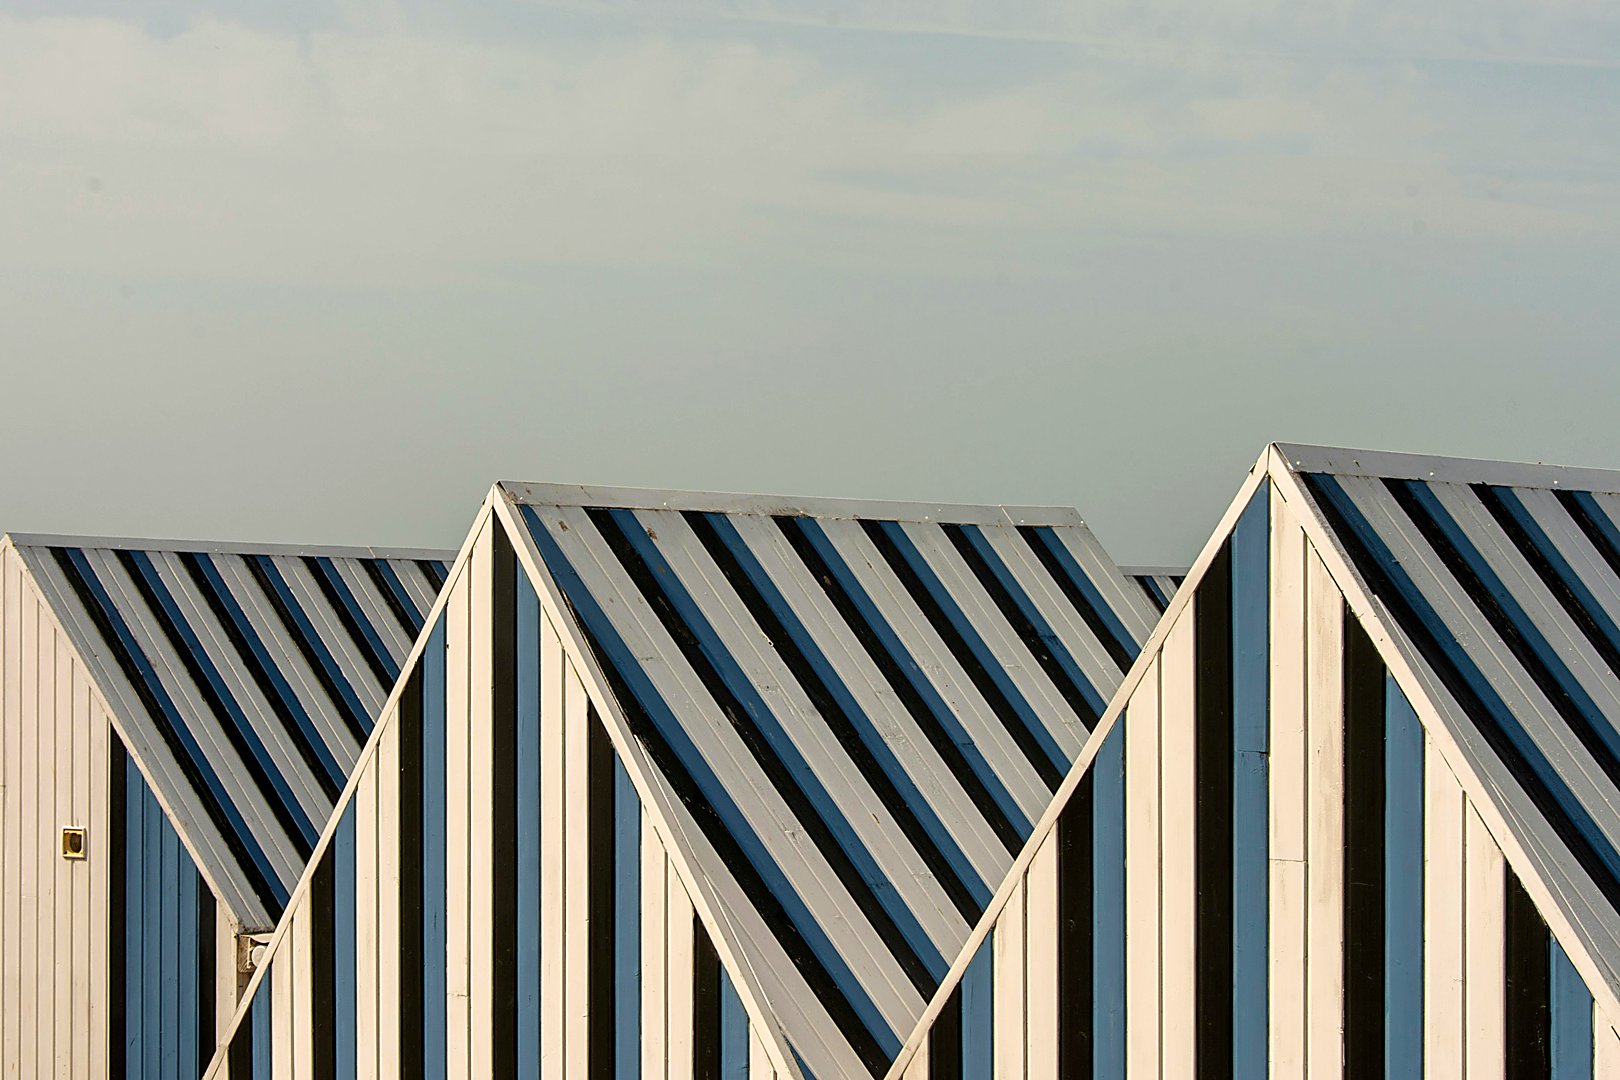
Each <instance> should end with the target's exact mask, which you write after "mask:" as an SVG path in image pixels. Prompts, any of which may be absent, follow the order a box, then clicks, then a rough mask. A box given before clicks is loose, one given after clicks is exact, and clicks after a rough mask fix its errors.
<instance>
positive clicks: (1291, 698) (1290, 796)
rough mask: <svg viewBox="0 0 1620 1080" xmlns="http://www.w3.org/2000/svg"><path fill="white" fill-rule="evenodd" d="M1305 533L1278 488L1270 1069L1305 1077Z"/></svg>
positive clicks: (1274, 516)
mask: <svg viewBox="0 0 1620 1080" xmlns="http://www.w3.org/2000/svg"><path fill="white" fill-rule="evenodd" d="M1305 578H1306V544H1305V534H1304V532H1303V531H1302V530H1301V529H1300V527H1299V523H1298V522H1297V521H1296V520H1295V518H1294V514H1293V511H1292V510H1291V509H1289V506H1288V504H1287V502H1285V501H1284V500H1283V498H1282V496H1281V494H1279V493H1278V491H1277V489H1276V487H1275V486H1273V487H1272V488H1271V597H1270V605H1271V614H1270V618H1271V650H1270V651H1271V718H1270V733H1269V746H1270V757H1271V760H1270V780H1271V804H1270V837H1269V840H1270V844H1269V847H1270V853H1269V860H1270V879H1271V881H1270V884H1271V889H1270V892H1271V917H1270V919H1269V923H1270V942H1269V944H1270V979H1269V981H1270V993H1269V998H1270V1024H1269V1025H1268V1026H1269V1029H1270V1036H1269V1037H1270V1048H1269V1056H1270V1067H1271V1075H1272V1076H1277V1077H1282V1076H1303V1075H1304V1074H1305V1060H1306V1059H1305V1047H1306V956H1307V952H1306V949H1307V939H1308V936H1309V930H1308V923H1307V918H1308V914H1307V902H1306V890H1307V888H1308V870H1307V868H1306V862H1305V859H1306V846H1307V837H1306V834H1307V832H1308V825H1307V822H1308V819H1309V807H1310V769H1309V765H1308V759H1309V753H1308V750H1307V746H1308V735H1307V724H1306V720H1307V698H1306V614H1305V607H1306V598H1305V593H1306V587H1305Z"/></svg>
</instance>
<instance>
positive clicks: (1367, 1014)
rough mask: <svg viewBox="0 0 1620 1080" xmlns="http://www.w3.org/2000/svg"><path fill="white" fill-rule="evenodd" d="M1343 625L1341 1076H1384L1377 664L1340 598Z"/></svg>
mask: <svg viewBox="0 0 1620 1080" xmlns="http://www.w3.org/2000/svg"><path fill="white" fill-rule="evenodd" d="M1340 610H1341V612H1342V616H1341V618H1342V620H1343V626H1344V675H1343V679H1344V682H1343V685H1344V939H1343V940H1344V944H1343V956H1344V1054H1345V1075H1346V1076H1354V1077H1366V1078H1367V1080H1380V1078H1382V1077H1383V1075H1384V884H1385V881H1384V879H1385V872H1386V867H1385V861H1384V806H1385V803H1384V767H1385V758H1384V736H1385V729H1384V682H1385V671H1384V662H1383V661H1382V660H1381V659H1379V656H1378V650H1377V648H1376V647H1375V646H1374V645H1373V643H1372V640H1371V639H1370V638H1368V637H1367V632H1366V630H1364V629H1362V626H1361V621H1360V620H1359V619H1357V618H1356V617H1355V616H1354V615H1352V614H1350V611H1349V609H1348V608H1345V607H1344V606H1343V603H1342V601H1341V602H1340Z"/></svg>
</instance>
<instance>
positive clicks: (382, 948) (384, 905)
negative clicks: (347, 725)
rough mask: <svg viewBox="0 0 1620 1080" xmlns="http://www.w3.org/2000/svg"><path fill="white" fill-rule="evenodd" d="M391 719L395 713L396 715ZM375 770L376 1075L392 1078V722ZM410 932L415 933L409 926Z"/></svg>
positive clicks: (395, 757) (396, 928)
mask: <svg viewBox="0 0 1620 1080" xmlns="http://www.w3.org/2000/svg"><path fill="white" fill-rule="evenodd" d="M396 715H397V714H396ZM373 767H374V768H375V769H376V771H377V779H376V787H375V789H374V790H375V793H376V799H377V804H376V805H377V812H376V817H375V819H374V822H373V824H374V827H375V828H376V841H375V843H376V849H375V850H376V858H377V953H378V960H377V966H376V969H375V971H376V977H377V1031H376V1046H377V1073H378V1075H379V1076H382V1077H394V1076H398V1075H399V1073H400V1067H401V1066H400V1060H399V1045H400V1027H399V1014H400V966H399V958H400V935H401V932H402V929H401V926H400V911H399V890H400V843H401V836H402V835H403V831H402V826H401V824H400V821H399V785H400V767H401V765H400V738H399V728H398V725H397V724H390V725H389V726H388V728H387V729H386V730H384V732H383V735H382V738H381V739H379V740H378V743H377V756H376V759H375V761H374V766H373ZM412 932H413V933H414V932H419V931H418V930H417V929H416V928H415V927H412Z"/></svg>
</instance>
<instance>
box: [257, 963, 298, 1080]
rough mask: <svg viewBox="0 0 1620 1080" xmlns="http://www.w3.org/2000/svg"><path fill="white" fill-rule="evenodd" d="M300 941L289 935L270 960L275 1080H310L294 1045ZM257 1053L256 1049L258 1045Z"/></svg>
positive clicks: (272, 1060) (271, 1069) (271, 1028)
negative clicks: (295, 972) (301, 1069)
mask: <svg viewBox="0 0 1620 1080" xmlns="http://www.w3.org/2000/svg"><path fill="white" fill-rule="evenodd" d="M298 952H299V949H298V943H297V939H296V937H294V936H292V935H289V936H288V938H287V939H286V940H284V941H283V943H282V946H281V948H280V949H278V950H277V956H276V958H275V960H273V961H272V962H271V968H270V984H271V985H270V989H271V990H272V991H273V994H274V997H273V998H272V1000H271V1003H270V1030H271V1032H272V1033H273V1035H274V1038H273V1039H272V1040H271V1043H272V1049H271V1055H270V1057H271V1068H270V1075H271V1076H272V1077H273V1078H274V1080H294V1078H295V1077H296V1078H297V1080H308V1074H307V1073H305V1074H300V1073H299V1072H298V1068H297V1062H296V1060H295V1059H296V1057H297V1052H296V1050H295V1049H294V1047H293V1039H294V1033H293V1029H294V1027H295V1025H296V1020H295V1017H294V1013H295V1011H296V1009H297V1006H298V1000H297V991H298V985H297V979H296V978H295V977H294V967H295V965H296V964H297V960H298ZM255 1053H257V1048H255Z"/></svg>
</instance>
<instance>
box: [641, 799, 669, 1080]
mask: <svg viewBox="0 0 1620 1080" xmlns="http://www.w3.org/2000/svg"><path fill="white" fill-rule="evenodd" d="M668 866H669V862H668V860H667V859H666V858H665V856H664V848H663V845H662V844H660V843H659V841H658V836H657V835H656V834H655V833H654V831H653V826H652V817H651V816H650V815H649V814H648V813H647V810H646V808H645V807H643V808H642V811H641V1077H642V1080H664V1077H665V1076H666V1075H667V1073H668V1071H669V1052H668V1046H667V1029H668V1008H669V1006H668V987H667V985H666V984H667V982H668V974H667V971H668V956H667V937H668V934H667V926H668V917H669V916H668V906H669V886H668V884H667V883H666V881H665V880H664V878H665V873H666V871H667V869H668Z"/></svg>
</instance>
